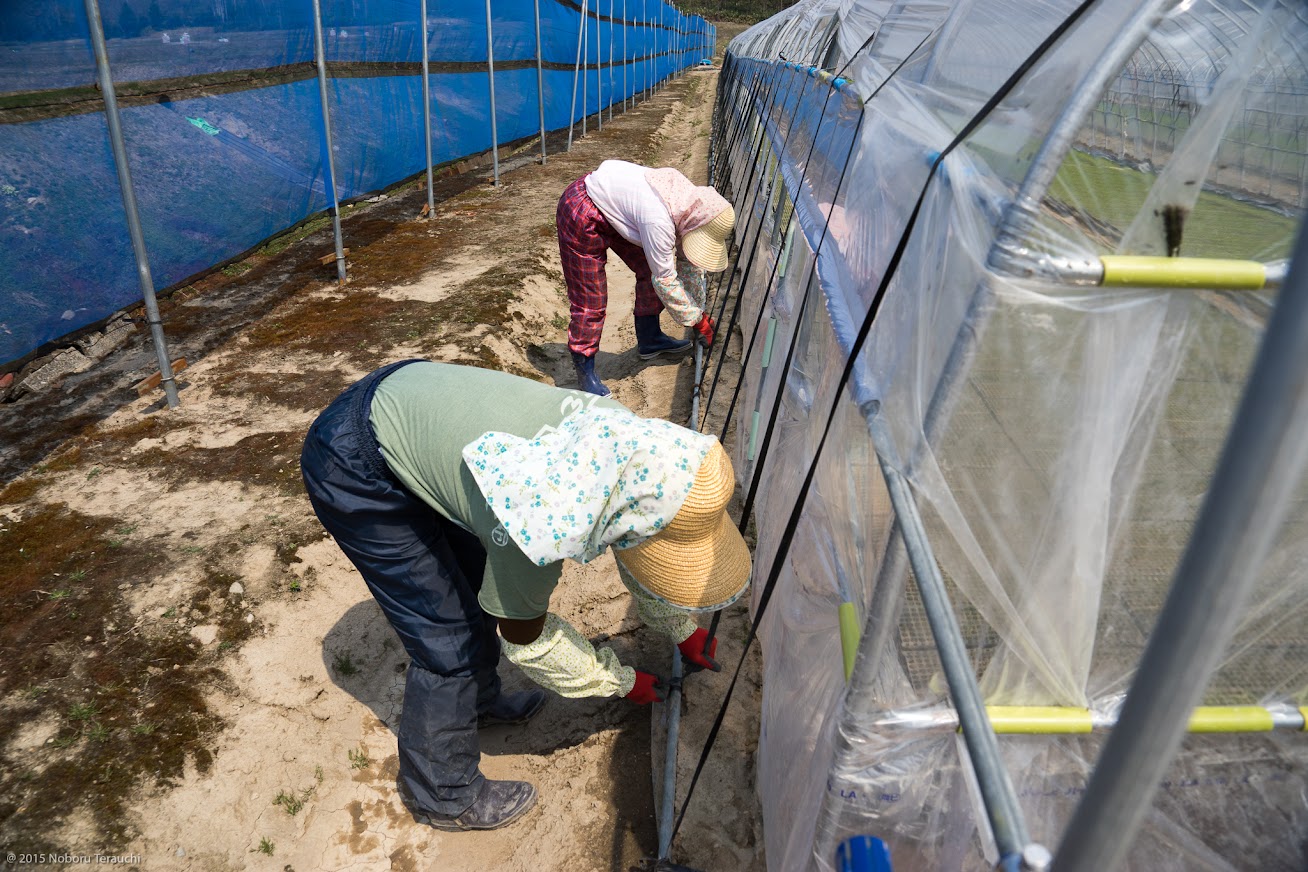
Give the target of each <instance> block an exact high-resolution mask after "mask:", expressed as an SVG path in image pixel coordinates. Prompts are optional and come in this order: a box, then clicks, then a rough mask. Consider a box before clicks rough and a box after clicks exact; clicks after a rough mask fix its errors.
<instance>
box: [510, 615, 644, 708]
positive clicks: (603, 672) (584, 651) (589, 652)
mask: <svg viewBox="0 0 1308 872" xmlns="http://www.w3.org/2000/svg"><path fill="white" fill-rule="evenodd" d="M502 641H503V645H502V647H503V650H504V656H505V657H507V658H509V662H510V663H513V664H515V665H516V666H517V667H518V668H519V669H521V670H522V671H523V672H525V673H526V674H527V677H528V678H530V679H531V680H532V681H534V682H536V683H537V684H539V685H540V686H541V687H544V688H546V689H547V690H552V691H554V692H555V693H557V694H558V695H559V696H563V697H567V698H569V699H576V698H578V697H583V696H626V695H627V694H628V693H630V692H631V689H632V688H633V687H634V686H635V685H636V670H634V669H632V668H631V667H630V666H623V665H622V664H621V663H619V662H618V655H616V654H614V653H613V650H612V649H611V648H601V649H599V651H596V650H595V648H594V647H593V646H592V645H591V644H590V642H587V641H586V640H585V639H584V638H582V635H581V634H580V633H578V632H577V631H576V629H575V628H573V626H572V625H571V624H569V623H568V622H567V621H565V620H563V619H562V618H560V617H559V616H558V615H556V614H554V613H553V612H551V613H549V614H547V615H546V616H545V627H544V628H543V629H542V630H541V633H540V636H539V637H538V638H537V639H536V641H535V642H532V643H530V644H528V645H515V644H513V643H512V642H509V641H507V640H502Z"/></svg>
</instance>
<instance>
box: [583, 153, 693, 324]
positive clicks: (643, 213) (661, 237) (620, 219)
mask: <svg viewBox="0 0 1308 872" xmlns="http://www.w3.org/2000/svg"><path fill="white" fill-rule="evenodd" d="M646 169H647V168H646V167H643V166H641V165H640V164H634V163H630V162H628V161H625V160H606V161H604V162H603V163H601V164H600V165H599V168H598V169H596V170H595V171H594V172H593V173H591V174H590V175H588V176H587V177H586V193H587V195H589V196H590V199H591V202H593V203H594V204H595V207H596V208H597V209H599V210H600V213H601V214H602V215H603V216H604V217H605V218H606V219H607V220H608V222H609V224H611V225H612V226H613V229H614V230H616V231H618V235H619V236H621V237H622V238H623V239H625V240H627V241H628V242H630V243H632V244H633V245H637V246H640V248H641V250H642V251H644V252H645V261H646V262H647V263H648V264H649V268H650V272H651V273H652V275H653V283H654V292H655V293H656V294H658V296H659V299H660V300H662V301H663V305H664V307H665V308H666V309H667V310H668V314H670V315H671V316H672V319H673V320H674V321H676V322H677V323H678V324H681V325H683V326H686V327H690V326H692V325H694V324H695V323H697V322H698V321H699V319H700V317H701V316H702V315H703V314H704V305H705V300H704V299H703V296H702V295H699V294H697V293H696V292H697V291H700V290H701V288H702V286H703V284H704V280H703V271H702V270H699V269H698V268H697V267H695V266H693V265H692V264H690V263H689V262H688V261H686V260H685V259H684V258H678V257H677V228H676V225H675V224H673V222H672V216H671V215H670V214H669V213H668V207H667V206H666V205H665V204H664V202H663V199H662V198H661V197H659V195H658V194H657V193H656V192H655V190H654V188H653V187H651V186H650V183H649V181H648V180H647V179H646V177H645V171H646ZM695 273H698V274H699V275H698V276H695V275H694V274H695ZM697 297H698V298H697Z"/></svg>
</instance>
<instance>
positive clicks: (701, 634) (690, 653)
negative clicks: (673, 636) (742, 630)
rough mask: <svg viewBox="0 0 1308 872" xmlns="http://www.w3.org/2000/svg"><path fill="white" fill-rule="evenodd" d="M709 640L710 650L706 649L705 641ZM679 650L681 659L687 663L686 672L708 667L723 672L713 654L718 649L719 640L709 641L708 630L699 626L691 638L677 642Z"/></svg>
mask: <svg viewBox="0 0 1308 872" xmlns="http://www.w3.org/2000/svg"><path fill="white" fill-rule="evenodd" d="M705 642H708V651H705V650H704V643H705ZM677 650H679V651H680V652H681V659H682V660H684V661H685V663H686V673H687V674H690V673H691V672H695V671H697V670H700V669H707V670H709V671H710V672H721V671H722V667H721V666H719V665H718V661H716V660H714V659H713V655H714V654H716V653H717V650H718V640H717V639H714V640H713V641H711V642H710V641H709V637H708V630H706V629H704V628H703V627H699V628H698V629H696V630H695V632H693V633H691V634H690V638H689V639H687V640H686V641H684V642H678V643H677Z"/></svg>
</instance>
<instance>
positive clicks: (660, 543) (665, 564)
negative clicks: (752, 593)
mask: <svg viewBox="0 0 1308 872" xmlns="http://www.w3.org/2000/svg"><path fill="white" fill-rule="evenodd" d="M735 486H736V477H735V474H734V473H733V472H732V470H731V461H730V460H729V459H728V458H727V453H726V452H725V451H723V450H722V445H721V444H720V443H715V444H714V446H713V448H712V449H711V450H710V451H709V453H708V456H707V457H705V458H704V461H703V463H701V464H700V467H699V471H698V472H697V473H696V475H695V484H694V485H693V486H692V487H691V489H690V493H689V494H687V495H686V500H685V502H683V503H682V504H681V508H680V509H679V510H678V511H677V514H676V517H674V518H673V519H672V522H671V523H670V524H668V526H666V527H664V528H663V529H662V530H661V531H659V532H658V533H656V534H655V535H654V536H651V537H650V538H649V539H646V540H645V541H644V542H641V543H640V544H638V545H634V546H632V547H630V548H624V549H622V550H621V551H618V552H617V557H618V559H619V560H620V561H622V564H623V566H625V567H626V568H627V570H628V571H629V572H630V573H631V574H632V576H633V577H635V579H636V581H637V582H639V583H640V585H641V587H643V588H645V589H646V590H648V591H649V592H650V593H652V594H654V595H655V596H657V597H659V598H660V599H663V600H666V601H667V602H669V603H671V604H672V605H674V606H679V607H680V608H683V609H691V610H695V611H701V610H714V609H719V608H722V607H723V606H726V605H729V604H731V603H732V602H735V601H736V599H737V598H739V596H740V595H741V593H743V592H744V590H745V587H746V586H747V585H748V584H749V573H750V568H751V561H750V555H749V546H747V545H746V544H745V540H744V539H743V538H742V537H741V535H740V531H739V530H737V529H736V525H735V524H733V523H732V522H731V518H730V517H729V516H728V515H727V511H726V509H727V502H728V501H729V500H730V499H731V494H732V492H733V491H734V490H735Z"/></svg>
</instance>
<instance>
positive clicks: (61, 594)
mask: <svg viewBox="0 0 1308 872" xmlns="http://www.w3.org/2000/svg"><path fill="white" fill-rule="evenodd" d="M71 593H72V591H70V590H65V589H62V588H61V589H60V590H52V591H50V592H49V593H48V594H46V596H47V597H48V598H49V599H52V600H61V599H68V596H69V595H70V594H71Z"/></svg>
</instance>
